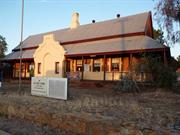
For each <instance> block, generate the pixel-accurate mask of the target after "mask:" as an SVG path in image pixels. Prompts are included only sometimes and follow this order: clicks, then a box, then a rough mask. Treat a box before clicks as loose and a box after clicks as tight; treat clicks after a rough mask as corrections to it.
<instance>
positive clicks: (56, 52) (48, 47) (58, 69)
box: [33, 34, 65, 77]
mask: <svg viewBox="0 0 180 135" xmlns="http://www.w3.org/2000/svg"><path fill="white" fill-rule="evenodd" d="M64 54H65V51H64V48H63V47H62V46H61V45H60V43H59V42H56V41H55V40H54V36H53V35H52V34H49V35H45V36H44V40H43V43H41V44H40V45H39V48H38V49H37V50H36V51H35V53H34V56H33V57H34V62H35V76H46V77H63V65H64ZM56 63H58V64H56Z"/></svg>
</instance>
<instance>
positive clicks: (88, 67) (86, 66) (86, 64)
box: [84, 59, 91, 72]
mask: <svg viewBox="0 0 180 135" xmlns="http://www.w3.org/2000/svg"><path fill="white" fill-rule="evenodd" d="M84 71H86V72H89V71H91V59H85V60H84Z"/></svg>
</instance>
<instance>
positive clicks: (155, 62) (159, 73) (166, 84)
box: [135, 55, 177, 88]
mask: <svg viewBox="0 0 180 135" xmlns="http://www.w3.org/2000/svg"><path fill="white" fill-rule="evenodd" d="M142 59H143V60H142V61H141V62H140V63H138V64H137V65H136V67H135V72H140V71H141V72H149V73H151V74H152V81H153V83H154V84H155V86H156V87H160V88H172V87H173V85H174V83H175V82H176V78H177V76H176V73H175V71H174V70H173V68H172V67H170V66H168V65H164V64H163V63H162V62H160V58H159V57H155V56H152V55H146V56H145V57H143V58H142Z"/></svg>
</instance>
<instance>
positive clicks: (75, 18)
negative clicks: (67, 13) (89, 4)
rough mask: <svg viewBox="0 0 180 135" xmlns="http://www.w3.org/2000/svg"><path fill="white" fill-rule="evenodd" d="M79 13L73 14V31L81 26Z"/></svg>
mask: <svg viewBox="0 0 180 135" xmlns="http://www.w3.org/2000/svg"><path fill="white" fill-rule="evenodd" d="M79 25H80V24H79V13H77V12H75V13H73V14H72V22H71V27H70V28H71V29H75V28H77V27H78V26H79Z"/></svg>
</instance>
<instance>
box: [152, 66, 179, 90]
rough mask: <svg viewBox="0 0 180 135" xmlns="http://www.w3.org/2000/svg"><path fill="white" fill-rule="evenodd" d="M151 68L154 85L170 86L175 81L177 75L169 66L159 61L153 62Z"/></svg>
mask: <svg viewBox="0 0 180 135" xmlns="http://www.w3.org/2000/svg"><path fill="white" fill-rule="evenodd" d="M151 69H152V76H153V82H154V84H155V86H156V87H160V88H172V87H173V86H174V84H175V83H176V79H177V76H176V73H175V72H174V71H173V69H172V68H171V67H168V66H167V65H164V64H161V63H154V64H153V65H152V68H151Z"/></svg>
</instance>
